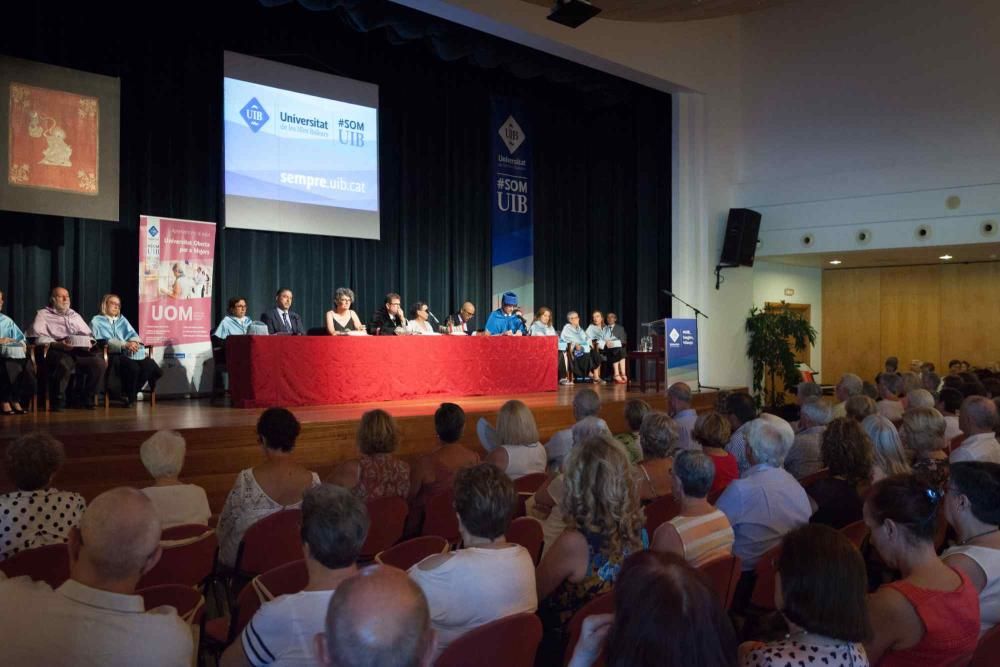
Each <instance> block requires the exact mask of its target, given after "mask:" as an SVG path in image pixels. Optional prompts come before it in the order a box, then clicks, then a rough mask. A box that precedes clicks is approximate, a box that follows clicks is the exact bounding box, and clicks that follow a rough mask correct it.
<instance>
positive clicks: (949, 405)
mask: <svg viewBox="0 0 1000 667" xmlns="http://www.w3.org/2000/svg"><path fill="white" fill-rule="evenodd" d="M964 398H965V397H964V396H962V392H960V391H959V390H958V389H955V388H954V387H942V389H941V391H940V394H939V396H938V401H937V405H935V406H934V407H935V408H937V409H938V412H940V413H941V415H942V416H944V424H945V427H944V439H945V440H946V441H947V442H949V443H950V442H951V441H952V440H954V439H955V438H956V437H957V436H959V435H961V434H962V427H961V426H959V425H958V411H959V410H960V409H961V407H962V400H963V399H964Z"/></svg>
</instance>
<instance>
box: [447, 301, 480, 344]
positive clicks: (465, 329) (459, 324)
mask: <svg viewBox="0 0 1000 667" xmlns="http://www.w3.org/2000/svg"><path fill="white" fill-rule="evenodd" d="M475 317H476V306H475V305H473V303H472V302H471V301H466V302H465V303H463V304H462V308H461V309H460V310H459V311H458V312H457V313H455V314H454V315H452V316H451V317H450V318H449V319H450V320H451V324H452V327H453V329H454V333H465V334H468V335H469V336H471V335H472V334H474V333H475V332H476V322H475Z"/></svg>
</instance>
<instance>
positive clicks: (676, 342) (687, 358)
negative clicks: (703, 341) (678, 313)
mask: <svg viewBox="0 0 1000 667" xmlns="http://www.w3.org/2000/svg"><path fill="white" fill-rule="evenodd" d="M664 333H665V334H666V336H667V340H666V343H667V344H666V346H665V347H666V350H667V352H666V354H667V359H666V367H667V381H666V385H667V386H668V387H669V386H670V385H672V384H673V383H675V382H683V383H685V384H687V385H688V386H689V387H691V391H700V390H701V387H700V386H699V384H698V320H697V319H693V320H691V319H679V318H678V319H675V318H672V317H671V318H668V319H667V321H666V327H664Z"/></svg>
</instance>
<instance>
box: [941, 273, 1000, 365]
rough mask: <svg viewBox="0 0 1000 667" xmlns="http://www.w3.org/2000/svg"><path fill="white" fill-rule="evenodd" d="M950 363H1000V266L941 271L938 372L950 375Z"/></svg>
mask: <svg viewBox="0 0 1000 667" xmlns="http://www.w3.org/2000/svg"><path fill="white" fill-rule="evenodd" d="M949 359H964V360H966V361H968V362H969V363H971V364H974V365H976V366H988V365H989V364H992V363H995V362H996V361H998V360H1000V262H988V263H981V264H950V265H947V266H942V267H941V341H940V356H938V359H937V362H939V363H938V368H939V369H944V370H946V371H947V368H946V367H945V364H947V363H948V360H949ZM937 362H936V363H937Z"/></svg>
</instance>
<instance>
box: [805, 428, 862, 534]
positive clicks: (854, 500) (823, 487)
mask: <svg viewBox="0 0 1000 667" xmlns="http://www.w3.org/2000/svg"><path fill="white" fill-rule="evenodd" d="M821 447H822V451H821V454H822V456H823V467H824V468H826V469H827V470H829V471H830V475H829V477H825V478H823V479H820V480H817V481H815V482H813V483H812V484H810V485H809V486H808V487H806V493H807V494H808V495H809V499H810V501H811V502H812V503H813V504H814V506H815V509H816V511H815V513H814V514H813V515H812V518H811V519H810V521H811V522H812V523H822V524H826V525H827V526H832V527H833V528H843V527H844V526H846V525H848V524H850V523H854V522H855V521H861V508H862V505H863V502H862V500H861V498H862V494H863V493H864V492H865V491H866V490H867V488H868V485H869V483H870V481H871V478H872V443H871V441H870V440H869V439H868V435H867V434H866V433H865V431H864V429H863V428H861V424H859V423H858V422H856V421H854V420H853V419H851V418H850V417H843V418H841V419H835V420H833V421H832V422H830V424H829V426H827V427H826V431H824V432H823V442H822V445H821Z"/></svg>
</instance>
